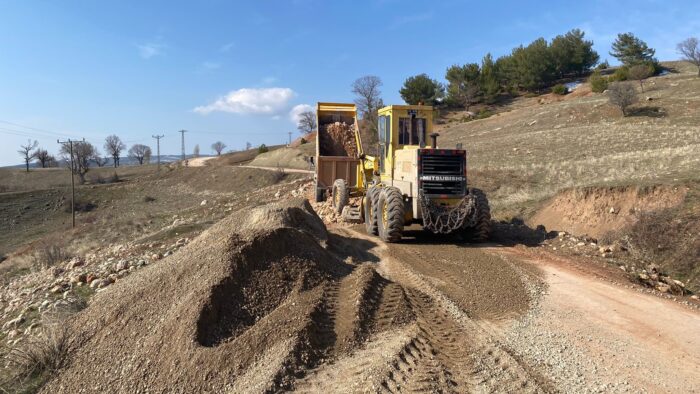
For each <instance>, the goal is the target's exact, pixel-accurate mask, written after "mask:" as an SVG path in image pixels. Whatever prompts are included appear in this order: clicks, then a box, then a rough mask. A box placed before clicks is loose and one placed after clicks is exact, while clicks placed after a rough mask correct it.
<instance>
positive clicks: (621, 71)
mask: <svg viewBox="0 0 700 394" xmlns="http://www.w3.org/2000/svg"><path fill="white" fill-rule="evenodd" d="M629 77H630V69H629V68H628V67H627V66H622V67H620V68H618V69H617V70H615V72H614V73H613V75H611V76H610V77H609V82H622V81H626V80H628V79H629Z"/></svg>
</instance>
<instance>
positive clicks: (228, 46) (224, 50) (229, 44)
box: [219, 41, 236, 53]
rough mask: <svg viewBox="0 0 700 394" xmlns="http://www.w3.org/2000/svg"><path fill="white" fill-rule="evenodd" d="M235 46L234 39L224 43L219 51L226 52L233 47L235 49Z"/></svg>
mask: <svg viewBox="0 0 700 394" xmlns="http://www.w3.org/2000/svg"><path fill="white" fill-rule="evenodd" d="M235 46H236V43H235V42H233V41H231V42H229V43H226V44H224V45H222V46H221V47H220V48H219V52H224V53H226V52H228V51H230V50H231V49H233V47H235Z"/></svg>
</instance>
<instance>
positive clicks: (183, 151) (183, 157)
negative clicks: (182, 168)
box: [178, 130, 187, 165]
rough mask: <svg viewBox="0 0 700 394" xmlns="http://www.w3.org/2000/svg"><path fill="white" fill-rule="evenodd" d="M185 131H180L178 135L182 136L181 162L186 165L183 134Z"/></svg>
mask: <svg viewBox="0 0 700 394" xmlns="http://www.w3.org/2000/svg"><path fill="white" fill-rule="evenodd" d="M186 132H187V130H180V131H178V133H180V134H182V162H183V163H184V164H185V165H187V163H186V162H185V133H186Z"/></svg>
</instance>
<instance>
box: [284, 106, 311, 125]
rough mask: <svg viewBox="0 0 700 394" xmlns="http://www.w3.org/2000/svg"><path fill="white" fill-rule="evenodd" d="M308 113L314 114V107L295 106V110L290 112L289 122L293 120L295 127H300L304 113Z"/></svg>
mask: <svg viewBox="0 0 700 394" xmlns="http://www.w3.org/2000/svg"><path fill="white" fill-rule="evenodd" d="M307 111H311V112H314V107H312V106H310V105H309V104H299V105H295V106H294V108H292V110H291V111H289V120H291V121H292V123H294V124H295V125H298V124H299V120H301V114H302V112H307Z"/></svg>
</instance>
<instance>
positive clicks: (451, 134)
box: [438, 62, 700, 214]
mask: <svg viewBox="0 0 700 394" xmlns="http://www.w3.org/2000/svg"><path fill="white" fill-rule="evenodd" d="M665 65H666V66H667V67H669V68H670V69H671V73H669V74H667V75H664V76H659V77H654V78H650V79H649V80H647V81H646V83H645V92H644V93H640V102H639V103H638V104H636V105H635V106H634V107H633V114H632V116H629V117H622V114H621V113H620V111H619V110H618V109H617V108H614V107H612V106H611V105H609V104H608V97H607V95H606V94H597V93H591V92H590V87H589V86H588V84H587V83H584V84H583V85H582V86H581V87H579V88H578V89H577V90H576V91H575V92H573V93H571V94H569V95H567V96H563V97H561V96H555V95H552V94H549V95H544V96H540V97H536V98H520V99H517V100H515V101H514V102H513V103H512V104H511V105H509V106H508V107H506V108H505V110H504V111H503V112H501V113H499V114H497V115H495V116H492V117H490V118H487V119H483V120H475V121H471V122H461V121H460V119H461V118H462V116H463V115H462V114H459V113H457V114H450V115H449V116H448V122H447V124H445V125H442V126H439V127H438V131H439V132H440V133H441V137H440V141H439V145H441V146H454V145H455V144H457V143H462V144H463V145H464V147H465V148H466V149H467V151H468V154H469V165H470V170H471V171H472V172H473V174H474V175H473V177H472V178H473V179H474V181H475V182H476V183H477V184H480V185H483V186H486V187H485V188H486V189H489V191H490V192H491V198H492V200H494V203H495V205H496V208H497V209H505V208H509V209H507V211H508V212H507V213H509V214H521V213H522V212H523V209H526V208H527V207H528V206H529V205H528V204H530V205H531V204H532V203H533V202H537V201H541V200H543V199H545V198H547V197H550V196H552V195H554V194H555V193H556V192H557V191H559V190H562V189H565V188H570V187H580V186H590V185H620V184H638V183H644V184H657V183H668V182H671V183H673V182H679V181H682V180H687V179H697V178H698V174H699V170H700V157H699V156H698V155H697V152H700V129H699V128H698V124H699V123H700V78H697V72H696V69H695V68H694V67H691V66H690V65H689V64H686V63H680V62H678V63H665ZM647 97H648V98H649V99H650V100H647ZM510 208H512V210H511V209H510Z"/></svg>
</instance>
